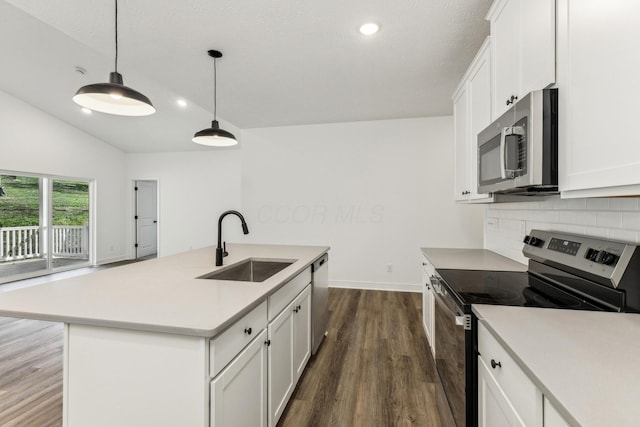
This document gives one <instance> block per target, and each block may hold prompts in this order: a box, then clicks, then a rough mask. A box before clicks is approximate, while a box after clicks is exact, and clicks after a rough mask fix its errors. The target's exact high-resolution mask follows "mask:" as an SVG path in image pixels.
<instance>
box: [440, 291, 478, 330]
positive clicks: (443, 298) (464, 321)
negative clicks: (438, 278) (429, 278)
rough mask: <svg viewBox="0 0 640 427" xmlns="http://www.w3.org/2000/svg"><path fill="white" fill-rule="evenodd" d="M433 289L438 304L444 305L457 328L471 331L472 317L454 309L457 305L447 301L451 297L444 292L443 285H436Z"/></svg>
mask: <svg viewBox="0 0 640 427" xmlns="http://www.w3.org/2000/svg"><path fill="white" fill-rule="evenodd" d="M433 289H434V290H435V292H434V295H435V297H436V303H440V304H442V306H443V307H445V308H446V309H447V311H448V312H449V313H450V314H451V316H452V317H453V319H454V320H455V324H456V326H462V327H464V328H465V329H470V328H471V326H470V325H471V323H470V316H469V315H465V314H463V313H460V312H459V311H458V310H457V309H454V308H453V307H452V305H454V304H455V303H453V302H449V301H447V300H448V299H449V298H451V297H450V296H448V294H447V293H446V292H445V291H443V289H442V284H438V285H434V286H433Z"/></svg>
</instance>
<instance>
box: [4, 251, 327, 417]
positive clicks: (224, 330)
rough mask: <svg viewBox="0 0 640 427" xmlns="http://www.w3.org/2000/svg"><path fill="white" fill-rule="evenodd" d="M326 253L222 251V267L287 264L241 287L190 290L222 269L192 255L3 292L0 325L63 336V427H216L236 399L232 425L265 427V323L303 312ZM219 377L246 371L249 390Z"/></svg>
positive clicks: (218, 284)
mask: <svg viewBox="0 0 640 427" xmlns="http://www.w3.org/2000/svg"><path fill="white" fill-rule="evenodd" d="M328 249H329V248H328V247H320V246H279V245H231V244H230V245H228V251H229V256H228V257H227V258H225V265H231V264H235V263H237V262H240V261H242V260H245V259H247V258H260V259H278V260H288V261H291V262H292V263H291V265H289V266H288V267H286V268H284V269H283V270H282V271H280V272H278V273H276V274H275V275H273V276H272V277H270V278H268V279H266V280H265V281H263V282H243V281H230V280H210V279H199V278H198V277H200V276H203V275H206V274H208V273H210V272H212V271H215V270H218V269H221V268H224V267H215V266H214V264H215V263H214V259H215V253H214V250H215V249H214V248H213V247H208V248H203V249H199V250H194V251H190V252H187V253H182V254H178V255H173V256H169V257H163V258H158V259H154V260H149V261H144V262H140V263H134V264H130V265H126V266H122V267H118V268H113V269H108V270H105V271H101V272H97V273H94V274H90V275H85V276H79V277H73V278H69V279H65V280H61V281H57V282H51V283H46V284H43V285H38V286H33V287H30V288H25V289H20V290H16V291H11V292H7V293H5V294H3V295H2V298H0V315H2V316H7V317H21V318H30V319H39V320H49V321H57V322H63V323H64V324H65V343H64V348H65V354H64V425H65V426H70V427H73V426H86V425H91V426H114V425H136V426H146V425H149V426H175V425H180V426H208V425H212V426H213V425H222V424H223V423H222V421H221V420H225V419H226V420H228V419H229V418H228V415H229V414H227V416H225V414H224V410H225V409H226V407H227V406H228V405H232V403H233V399H238V398H243V399H244V402H245V403H246V405H245V406H244V407H242V405H237V406H239V408H233V409H234V410H235V411H238V409H239V410H240V411H241V413H240V415H239V416H240V417H241V419H237V420H235V421H236V423H235V425H243V419H246V420H247V422H250V421H248V420H251V419H254V420H256V419H259V420H260V422H259V424H254V425H266V424H267V416H266V414H267V401H266V395H267V375H266V367H267V351H266V345H267V342H268V341H269V340H268V339H267V338H268V337H269V333H270V330H269V331H267V323H268V322H269V321H271V320H274V319H275V318H276V315H278V312H276V311H283V312H284V311H286V309H285V307H289V305H290V304H293V303H294V302H295V303H297V304H296V305H295V308H296V309H298V306H303V305H304V304H301V303H298V300H299V299H300V298H302V297H305V299H304V301H308V295H309V292H310V289H309V288H310V287H309V286H308V285H309V283H310V281H311V273H310V265H311V264H312V263H313V261H315V260H316V259H317V258H319V257H321V256H322V255H323V254H324V253H326V252H327V251H328ZM302 289H304V291H302ZM289 298H290V299H291V300H289ZM294 298H295V299H296V300H295V301H294ZM301 301H302V300H301ZM304 306H305V307H310V305H309V304H307V305H304ZM298 311H300V309H298ZM298 311H296V313H297V312H298ZM303 317H305V318H306V319H310V315H309V314H308V313H307V314H305V316H303ZM269 325H271V323H269ZM234 328H235V329H238V331H237V332H236V331H235V329H234ZM269 351H271V347H270V348H269ZM307 359H308V355H307ZM238 360H240V361H242V362H247V363H245V364H237V363H235V362H237V361H238ZM305 363H306V360H305ZM234 366H235V367H234ZM269 367H270V368H271V365H269ZM231 368H234V369H235V371H233V369H232V371H233V372H232V373H234V374H235V376H237V377H238V378H240V374H246V373H251V372H249V371H251V370H253V371H255V372H253V374H254V375H252V376H251V375H249V376H248V375H242V377H244V378H253V379H255V381H253V380H251V381H250V382H248V383H247V382H245V383H242V382H232V381H231V379H233V378H232V376H229V375H226V373H228V370H229V369H231ZM225 375H226V376H225ZM217 380H220V381H217ZM252 381H253V382H252ZM216 386H219V387H218V388H217V389H216ZM234 387H235V388H234ZM291 391H292V390H291ZM288 394H289V395H290V393H288ZM252 399H253V400H252ZM223 400H227V401H226V402H223ZM254 401H255V402H256V404H255V405H254V404H253V403H252V402H254ZM285 403H286V402H285ZM229 408H231V406H229ZM229 412H230V411H229ZM262 414H264V416H263V415H262ZM242 417H244V418H242ZM252 417H253V418H252ZM262 420H264V421H263V422H262ZM218 421H220V422H218ZM244 424H246V422H245V423H244Z"/></svg>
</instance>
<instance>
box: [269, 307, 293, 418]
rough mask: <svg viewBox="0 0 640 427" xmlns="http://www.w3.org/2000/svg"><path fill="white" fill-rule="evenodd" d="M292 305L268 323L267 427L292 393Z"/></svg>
mask: <svg viewBox="0 0 640 427" xmlns="http://www.w3.org/2000/svg"><path fill="white" fill-rule="evenodd" d="M293 309H294V305H293V302H292V303H290V304H289V305H288V306H287V307H285V309H284V310H283V311H282V312H281V313H280V314H279V315H278V316H277V317H276V318H275V319H273V321H272V322H271V323H269V328H268V329H269V343H270V344H269V426H270V427H274V426H275V425H276V424H277V423H278V420H279V419H280V416H281V415H282V412H283V411H284V409H285V407H286V406H287V401H288V400H289V397H290V396H291V393H292V392H293V386H294V371H293V351H294V350H293V337H294V327H293V323H294V311H293Z"/></svg>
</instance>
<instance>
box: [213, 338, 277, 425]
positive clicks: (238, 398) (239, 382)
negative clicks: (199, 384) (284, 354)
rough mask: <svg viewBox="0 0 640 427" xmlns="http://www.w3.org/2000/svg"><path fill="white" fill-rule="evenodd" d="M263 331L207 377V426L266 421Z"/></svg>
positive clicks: (261, 423) (265, 350)
mask: <svg viewBox="0 0 640 427" xmlns="http://www.w3.org/2000/svg"><path fill="white" fill-rule="evenodd" d="M266 339H267V331H266V330H264V329H263V330H262V332H260V333H259V334H258V336H257V337H256V338H255V339H254V340H253V341H252V342H251V344H249V345H248V346H247V347H246V348H245V349H244V350H243V351H242V352H241V353H240V354H239V355H238V356H237V357H236V358H235V359H234V360H233V361H232V362H231V363H230V364H229V365H227V367H226V368H224V369H223V370H222V372H220V374H218V376H217V377H216V378H215V379H214V380H213V381H211V418H210V419H211V423H210V425H211V427H265V426H266V425H267V345H266Z"/></svg>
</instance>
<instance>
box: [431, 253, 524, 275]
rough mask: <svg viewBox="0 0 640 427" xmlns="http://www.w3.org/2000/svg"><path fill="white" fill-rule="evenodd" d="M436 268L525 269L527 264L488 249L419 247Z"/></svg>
mask: <svg viewBox="0 0 640 427" xmlns="http://www.w3.org/2000/svg"><path fill="white" fill-rule="evenodd" d="M420 250H421V251H422V253H423V254H424V256H426V257H427V259H428V260H429V261H430V262H431V263H432V264H433V266H434V267H435V268H436V269H456V270H495V271H527V266H526V265H525V264H521V263H519V262H517V261H514V260H512V259H510V258H507V257H504V256H502V255H499V254H497V253H495V252H492V251H490V250H488V249H454V248H420Z"/></svg>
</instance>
